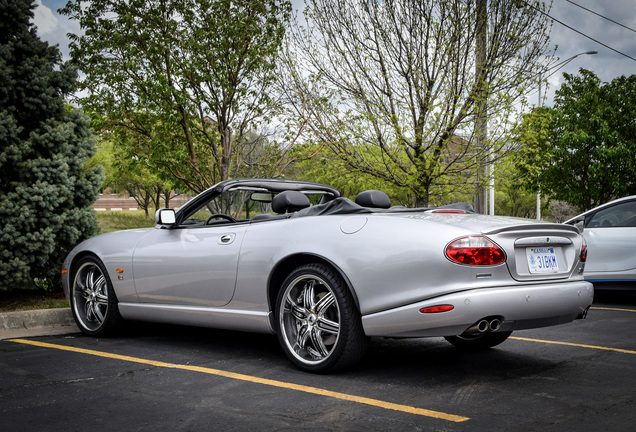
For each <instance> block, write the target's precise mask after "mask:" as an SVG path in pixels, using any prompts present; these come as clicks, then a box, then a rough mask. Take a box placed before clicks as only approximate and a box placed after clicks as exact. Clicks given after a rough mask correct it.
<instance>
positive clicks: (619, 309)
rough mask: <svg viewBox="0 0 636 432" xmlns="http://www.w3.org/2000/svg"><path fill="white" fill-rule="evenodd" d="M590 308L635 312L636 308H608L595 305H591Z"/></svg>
mask: <svg viewBox="0 0 636 432" xmlns="http://www.w3.org/2000/svg"><path fill="white" fill-rule="evenodd" d="M590 309H596V310H610V311H620V312H636V309H622V308H608V307H597V306H592V307H591V308H590Z"/></svg>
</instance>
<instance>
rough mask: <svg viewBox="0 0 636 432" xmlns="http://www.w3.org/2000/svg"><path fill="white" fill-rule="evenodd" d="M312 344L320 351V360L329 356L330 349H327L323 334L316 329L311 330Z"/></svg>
mask: <svg viewBox="0 0 636 432" xmlns="http://www.w3.org/2000/svg"><path fill="white" fill-rule="evenodd" d="M311 342H312V345H313V346H314V347H315V348H316V350H317V351H318V354H319V357H318V358H322V357H327V356H328V355H329V349H327V347H326V346H325V343H324V340H323V339H322V334H321V332H320V331H319V330H318V329H316V328H313V329H312V330H311Z"/></svg>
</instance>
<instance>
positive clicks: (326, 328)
mask: <svg viewBox="0 0 636 432" xmlns="http://www.w3.org/2000/svg"><path fill="white" fill-rule="evenodd" d="M317 327H318V328H319V329H320V331H323V332H325V333H330V334H334V335H337V334H338V332H339V331H340V324H339V323H337V322H335V321H331V320H328V319H327V318H324V317H320V318H318V325H317Z"/></svg>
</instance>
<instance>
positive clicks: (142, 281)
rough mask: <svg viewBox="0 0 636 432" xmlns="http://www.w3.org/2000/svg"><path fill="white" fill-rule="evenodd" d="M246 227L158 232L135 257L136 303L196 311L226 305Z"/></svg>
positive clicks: (242, 225) (221, 226) (198, 228)
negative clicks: (198, 308)
mask: <svg viewBox="0 0 636 432" xmlns="http://www.w3.org/2000/svg"><path fill="white" fill-rule="evenodd" d="M247 226H248V225H246V224H233V225H220V226H191V227H182V228H176V229H156V230H155V231H154V232H153V233H152V234H150V235H148V236H147V237H145V238H144V239H143V240H142V241H141V242H140V243H139V244H138V246H137V248H136V249H135V253H134V256H133V272H134V278H135V288H136V290H137V295H138V297H139V301H140V302H141V303H157V304H169V305H179V306H183V305H185V306H200V307H218V306H223V305H225V304H227V303H229V301H230V300H231V299H232V296H233V294H234V287H235V284H236V271H237V266H238V257H239V253H240V250H241V243H242V241H243V236H244V234H245V231H246V229H247Z"/></svg>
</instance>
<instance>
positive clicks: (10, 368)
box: [0, 295, 636, 432]
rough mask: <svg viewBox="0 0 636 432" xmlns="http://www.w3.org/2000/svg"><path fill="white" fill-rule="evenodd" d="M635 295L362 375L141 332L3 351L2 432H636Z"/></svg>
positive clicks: (264, 348) (207, 335)
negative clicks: (479, 347) (310, 370)
mask: <svg viewBox="0 0 636 432" xmlns="http://www.w3.org/2000/svg"><path fill="white" fill-rule="evenodd" d="M635 366H636V297H635V296H628V295H622V296H618V297H601V298H600V299H599V300H598V301H597V302H596V303H595V305H594V308H593V309H592V310H591V311H590V314H589V316H588V318H587V319H586V320H584V321H577V322H574V323H571V324H567V325H563V326H558V327H552V328H547V329H538V330H528V331H523V332H518V333H515V334H513V337H512V338H511V339H510V340H508V341H506V342H505V343H504V344H502V345H500V346H499V347H498V348H496V349H492V350H489V351H488V352H483V353H471V354H469V353H463V352H461V351H458V350H457V349H455V348H453V347H452V346H451V345H449V344H448V343H446V342H445V341H444V340H443V339H439V338H435V339H416V340H392V339H375V340H373V343H372V346H371V349H370V350H369V353H368V355H367V357H366V359H365V361H364V362H363V363H362V364H361V365H360V366H359V367H358V368H356V370H354V371H350V372H346V373H341V374H337V375H330V376H318V375H311V374H306V373H302V372H300V371H298V370H296V369H294V368H293V367H292V366H291V364H290V363H289V362H288V361H287V359H286V358H285V357H284V355H283V354H282V351H281V350H280V349H279V348H278V345H277V340H276V338H275V337H272V336H263V335H252V334H243V333H236V332H228V331H217V330H209V329H193V328H188V327H175V326H157V325H147V324H143V325H141V324H136V325H132V326H130V327H129V328H128V329H127V331H126V332H125V333H124V334H122V335H120V336H118V337H116V338H110V339H93V338H88V337H85V336H83V335H81V334H77V333H74V334H70V335H61V336H42V337H28V338H23V339H10V340H3V341H0V430H2V431H31V430H46V431H56V430H60V431H62V430H63V431H73V430H85V429H86V428H90V429H91V430H103V431H109V430H113V431H115V430H117V431H124V430H125V431H130V430H142V431H143V430H152V431H162V430H166V431H167V430H170V431H173V430H185V431H199V430H206V431H207V430H211V431H247V430H250V431H253V430H258V431H299V430H302V431H471V432H472V431H513V430H514V431H538V430H541V431H577V432H578V431H633V430H635V429H636V410H635V409H634V406H635V404H636V388H635V386H634V383H636V367H635Z"/></svg>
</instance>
